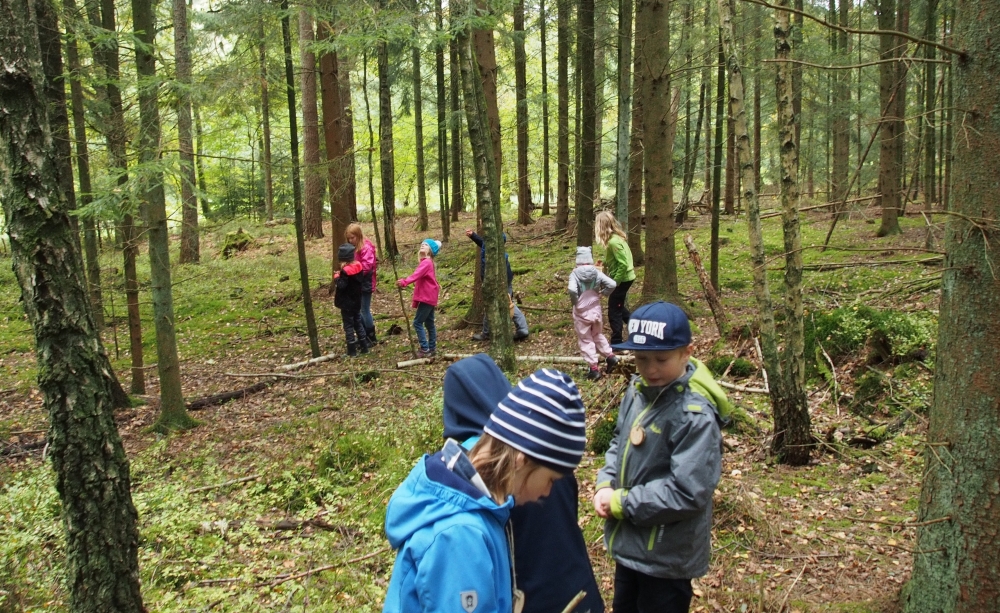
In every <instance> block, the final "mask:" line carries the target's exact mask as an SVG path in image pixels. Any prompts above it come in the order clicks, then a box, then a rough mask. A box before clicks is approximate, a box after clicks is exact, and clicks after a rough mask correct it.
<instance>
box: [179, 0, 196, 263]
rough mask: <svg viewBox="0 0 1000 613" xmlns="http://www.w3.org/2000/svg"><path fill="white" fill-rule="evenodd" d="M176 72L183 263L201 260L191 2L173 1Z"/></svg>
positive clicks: (181, 253)
mask: <svg viewBox="0 0 1000 613" xmlns="http://www.w3.org/2000/svg"><path fill="white" fill-rule="evenodd" d="M173 9H174V70H175V72H176V75H175V76H176V79H177V87H176V96H177V148H178V149H179V150H180V179H181V252H180V263H181V264H189V263H194V262H198V261H199V259H200V257H201V256H200V253H199V247H198V242H199V241H198V199H197V198H196V197H195V193H194V186H195V176H194V136H193V135H192V129H191V45H190V43H189V42H188V29H189V28H188V19H187V0H173Z"/></svg>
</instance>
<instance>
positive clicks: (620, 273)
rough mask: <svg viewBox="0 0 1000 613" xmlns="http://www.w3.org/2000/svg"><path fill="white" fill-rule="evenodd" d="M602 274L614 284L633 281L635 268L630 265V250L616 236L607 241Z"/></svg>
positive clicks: (613, 235)
mask: <svg viewBox="0 0 1000 613" xmlns="http://www.w3.org/2000/svg"><path fill="white" fill-rule="evenodd" d="M604 272H605V273H607V275H608V276H609V277H611V278H612V279H614V280H615V283H624V282H626V281H635V267H634V266H633V265H632V250H631V249H629V248H628V243H626V242H625V241H624V240H622V237H620V236H618V235H617V234H612V235H611V238H609V239H608V250H607V253H606V254H605V255H604Z"/></svg>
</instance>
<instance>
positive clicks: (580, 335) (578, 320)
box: [573, 313, 614, 366]
mask: <svg viewBox="0 0 1000 613" xmlns="http://www.w3.org/2000/svg"><path fill="white" fill-rule="evenodd" d="M573 328H574V329H576V340H577V342H579V343H580V353H582V354H583V359H585V360H587V363H588V364H590V365H591V366H593V365H595V364H597V360H598V359H599V356H601V355H603V356H604V357H609V356H612V355H614V352H613V351H611V345H610V344H608V338H607V337H606V336H604V320H603V318H602V317H601V315H600V314H599V313H598V315H597V317H596V318H591V317H587V318H583V317H580V316H579V315H578V314H577V313H574V314H573Z"/></svg>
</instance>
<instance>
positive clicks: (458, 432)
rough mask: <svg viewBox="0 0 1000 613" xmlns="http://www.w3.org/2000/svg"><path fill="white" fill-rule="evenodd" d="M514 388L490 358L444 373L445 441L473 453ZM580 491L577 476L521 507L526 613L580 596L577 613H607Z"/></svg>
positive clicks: (518, 542) (514, 523) (517, 526)
mask: <svg viewBox="0 0 1000 613" xmlns="http://www.w3.org/2000/svg"><path fill="white" fill-rule="evenodd" d="M509 391H510V383H509V382H508V381H507V377H506V376H505V375H504V374H503V371H501V370H500V368H499V367H498V366H497V365H496V362H494V361H493V358H491V357H490V356H488V355H486V354H485V353H479V354H476V355H474V356H472V357H469V358H465V359H463V360H459V361H458V362H455V363H454V364H452V365H451V366H450V367H449V368H448V370H447V371H445V374H444V415H443V417H444V438H445V439H449V438H450V439H454V440H456V441H461V443H462V446H463V447H465V448H466V449H469V448H471V447H472V446H473V445H474V444H475V443H476V441H478V440H479V437H480V435H481V434H482V433H483V427H484V426H486V423H487V422H488V421H489V419H490V415H491V414H492V413H493V410H494V409H496V407H497V404H498V403H499V402H500V401H502V400H503V399H504V396H506V395H507V393H508V392H509ZM578 507H579V488H578V485H577V481H576V477H575V476H573V475H572V474H569V475H566V476H565V477H564V478H562V479H560V480H558V481H556V482H555V483H554V484H553V485H552V491H551V492H550V493H549V495H548V496H546V497H545V498H543V499H542V500H539V501H538V502H537V503H532V504H525V505H518V506H515V507H514V509H513V510H512V511H511V514H510V524H511V527H512V531H513V533H514V567H515V568H517V585H518V587H519V588H521V589H522V590H524V600H525V605H524V613H559V611H562V610H563V609H564V608H565V607H566V604H567V603H568V602H569V601H570V600H572V599H573V597H574V596H576V595H577V593H579V592H581V591H584V592H586V593H587V595H586V596H585V597H584V599H583V600H582V601H581V602H580V604H578V605H577V606H576V607H575V608H573V609H572V611H573V613H603V612H604V601H603V600H602V599H601V592H600V589H599V588H598V587H597V581H596V579H594V570H593V568H591V565H590V556H589V555H588V553H587V543H586V542H585V541H584V539H583V532H582V531H581V530H580V526H579V524H578V523H577V522H578V520H579V512H578V511H579V509H578Z"/></svg>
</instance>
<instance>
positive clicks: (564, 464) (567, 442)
mask: <svg viewBox="0 0 1000 613" xmlns="http://www.w3.org/2000/svg"><path fill="white" fill-rule="evenodd" d="M484 431H485V432H486V433H487V434H489V435H490V436H492V437H493V438H496V439H498V440H501V441H503V442H504V443H507V444H508V445H510V446H511V447H513V448H514V449H517V450H518V451H521V452H523V453H524V454H525V455H527V456H528V457H530V458H531V459H532V460H534V461H536V462H538V463H539V464H542V465H543V466H546V467H548V468H551V469H552V470H555V471H558V472H561V473H569V472H572V471H573V469H574V468H576V466H577V464H579V463H580V459H581V458H582V457H583V451H584V447H585V446H586V444H587V430H586V424H585V421H584V408H583V401H582V400H581V399H580V392H579V390H577V388H576V383H573V380H572V379H570V377H569V375H567V374H566V373H563V372H560V371H558V370H550V369H548V368H541V369H539V370H536V371H535V373H534V374H532V375H530V376H528V377H525V378H524V379H522V380H521V382H520V383H518V384H517V387H515V388H514V389H512V390H511V391H510V393H509V394H507V397H506V398H504V399H503V400H501V401H500V403H499V405H498V406H497V409H496V410H495V411H493V415H491V416H490V420H489V422H487V424H486V427H485V428H484Z"/></svg>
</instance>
